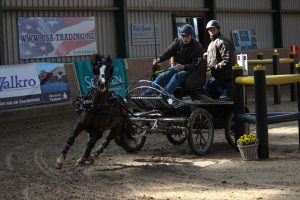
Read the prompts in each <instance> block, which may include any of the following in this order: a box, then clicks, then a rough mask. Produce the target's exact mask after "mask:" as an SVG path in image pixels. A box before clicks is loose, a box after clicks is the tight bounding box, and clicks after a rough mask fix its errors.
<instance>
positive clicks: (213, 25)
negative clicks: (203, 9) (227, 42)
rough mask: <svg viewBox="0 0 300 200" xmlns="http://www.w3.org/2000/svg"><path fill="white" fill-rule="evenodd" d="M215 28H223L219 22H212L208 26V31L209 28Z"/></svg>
mask: <svg viewBox="0 0 300 200" xmlns="http://www.w3.org/2000/svg"><path fill="white" fill-rule="evenodd" d="M213 27H214V28H217V29H220V28H221V26H220V24H219V22H218V21H217V20H210V21H209V22H208V23H207V25H206V30H207V29H209V28H213Z"/></svg>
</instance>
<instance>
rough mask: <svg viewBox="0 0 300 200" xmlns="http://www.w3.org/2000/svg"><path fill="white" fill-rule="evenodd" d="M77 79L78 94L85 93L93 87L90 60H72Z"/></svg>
mask: <svg viewBox="0 0 300 200" xmlns="http://www.w3.org/2000/svg"><path fill="white" fill-rule="evenodd" d="M74 66H75V71H76V75H77V80H78V84H79V89H80V95H85V94H87V93H88V92H89V91H91V90H92V89H93V87H94V77H93V72H92V64H91V62H90V61H76V62H74Z"/></svg>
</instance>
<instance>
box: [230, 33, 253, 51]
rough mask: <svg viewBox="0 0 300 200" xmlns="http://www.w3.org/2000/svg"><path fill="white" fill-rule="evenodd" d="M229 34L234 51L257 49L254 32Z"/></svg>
mask: <svg viewBox="0 0 300 200" xmlns="http://www.w3.org/2000/svg"><path fill="white" fill-rule="evenodd" d="M231 34H232V39H233V42H234V46H235V50H236V51H247V50H255V49H258V42H257V39H256V32H255V31H254V30H243V29H241V30H232V32H231Z"/></svg>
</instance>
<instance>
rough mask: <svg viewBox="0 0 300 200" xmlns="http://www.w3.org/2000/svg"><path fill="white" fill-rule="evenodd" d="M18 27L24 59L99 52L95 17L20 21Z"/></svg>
mask: <svg viewBox="0 0 300 200" xmlns="http://www.w3.org/2000/svg"><path fill="white" fill-rule="evenodd" d="M18 26H19V47H20V57H21V58H23V59H24V58H38V57H58V56H77V55H91V54H95V53H96V52H97V48H96V33H95V18H94V17H20V18H19V21H18Z"/></svg>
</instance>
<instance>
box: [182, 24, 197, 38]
mask: <svg viewBox="0 0 300 200" xmlns="http://www.w3.org/2000/svg"><path fill="white" fill-rule="evenodd" d="M180 35H191V36H193V35H194V28H193V27H192V26H191V25H189V24H185V25H183V26H182V27H181V29H180Z"/></svg>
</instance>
